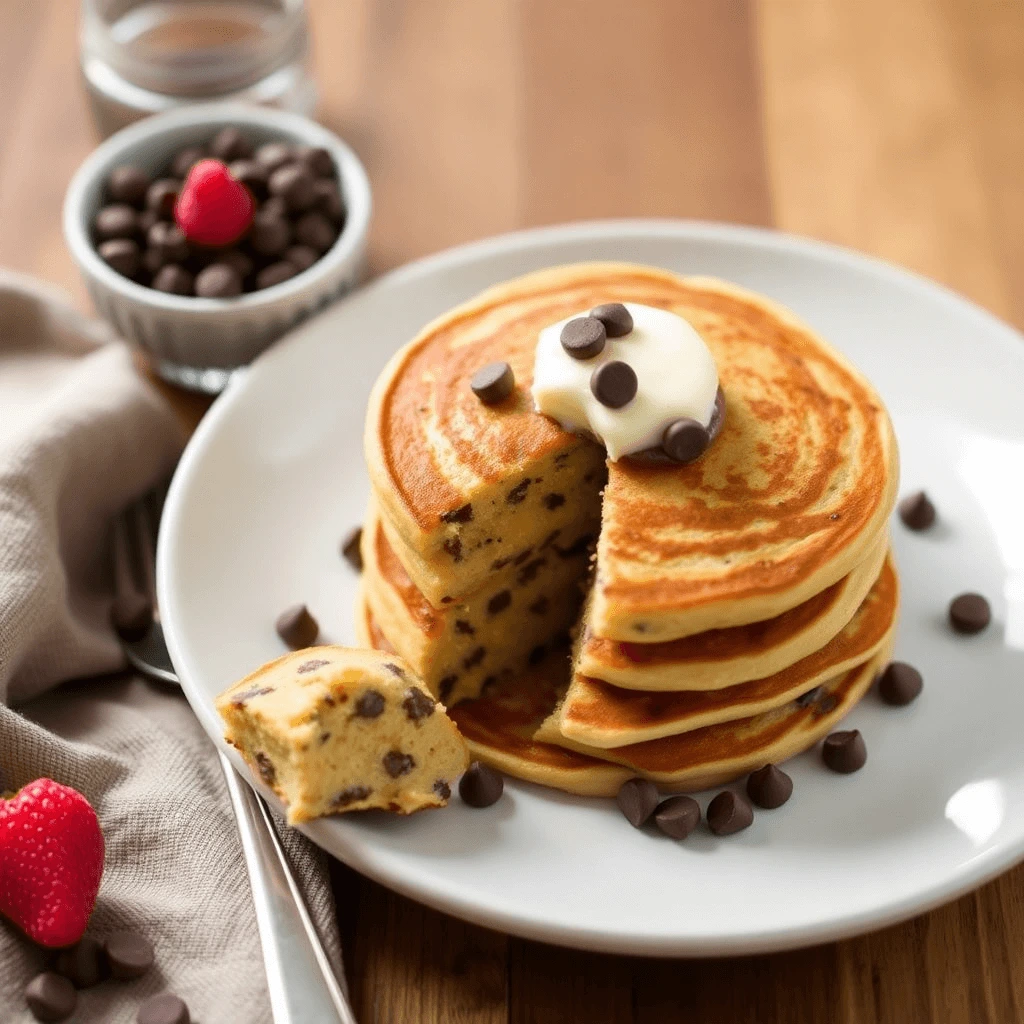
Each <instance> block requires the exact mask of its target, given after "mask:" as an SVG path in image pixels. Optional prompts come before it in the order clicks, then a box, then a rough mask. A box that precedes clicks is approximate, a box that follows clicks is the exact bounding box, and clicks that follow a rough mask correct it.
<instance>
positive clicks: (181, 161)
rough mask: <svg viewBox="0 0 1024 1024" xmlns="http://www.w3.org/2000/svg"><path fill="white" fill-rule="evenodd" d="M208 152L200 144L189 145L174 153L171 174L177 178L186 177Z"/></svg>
mask: <svg viewBox="0 0 1024 1024" xmlns="http://www.w3.org/2000/svg"><path fill="white" fill-rule="evenodd" d="M205 156H206V154H205V153H204V152H203V151H202V149H200V147H199V146H188V147H187V148H185V149H183V150H181V151H180V152H178V153H175V154H174V157H173V159H172V160H171V174H173V175H174V176H175V177H176V178H184V177H186V176H187V175H188V172H189V171H190V170H192V168H193V167H194V166H195V165H196V164H197V163H199V161H200V160H202V159H203V158H204V157H205Z"/></svg>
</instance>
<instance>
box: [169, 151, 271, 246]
mask: <svg viewBox="0 0 1024 1024" xmlns="http://www.w3.org/2000/svg"><path fill="white" fill-rule="evenodd" d="M252 217H253V201H252V194H251V193H250V192H249V190H248V189H247V188H246V187H245V186H244V185H243V184H242V183H241V182H240V181H236V180H235V179H234V178H233V177H231V173H230V172H229V171H228V169H227V166H226V165H225V164H223V163H221V162H220V160H200V161H199V162H198V163H196V164H193V165H192V169H191V170H190V171H189V172H188V177H187V178H186V179H185V184H184V185H183V186H182V189H181V194H180V195H179V196H178V201H177V203H176V204H175V206H174V219H175V220H176V221H177V223H178V227H179V228H181V230H182V232H184V235H185V237H186V238H187V239H188V240H189V241H190V242H195V243H196V244H197V245H211V246H216V245H230V244H231V243H232V242H236V241H238V239H239V238H241V237H242V235H244V234H245V232H246V231H248V229H249V225H250V224H251V223H252Z"/></svg>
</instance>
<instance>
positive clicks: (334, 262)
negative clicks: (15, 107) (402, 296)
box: [62, 103, 373, 318]
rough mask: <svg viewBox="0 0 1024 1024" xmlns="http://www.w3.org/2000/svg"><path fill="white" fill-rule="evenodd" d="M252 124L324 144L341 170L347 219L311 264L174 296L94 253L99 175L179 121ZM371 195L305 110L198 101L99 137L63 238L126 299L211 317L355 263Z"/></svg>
mask: <svg viewBox="0 0 1024 1024" xmlns="http://www.w3.org/2000/svg"><path fill="white" fill-rule="evenodd" d="M204 125H207V126H209V127H211V128H218V127H224V126H227V125H248V126H252V127H259V128H263V129H270V130H271V131H274V130H276V131H279V132H280V133H281V134H282V135H283V136H285V137H291V138H294V139H301V140H302V141H303V142H304V143H306V144H308V145H314V146H322V147H323V148H324V149H327V150H328V151H329V152H330V153H331V157H332V159H333V160H334V163H335V166H336V167H337V169H338V178H339V184H340V186H341V191H342V195H343V197H344V199H345V206H346V218H345V226H344V227H343V228H342V230H341V233H340V234H339V236H338V238H337V240H336V241H335V243H334V245H333V246H331V248H330V249H328V250H327V252H326V253H325V254H324V255H323V256H322V257H321V258H320V259H319V260H317V261H316V263H314V264H313V265H312V266H310V267H308V268H307V269H306V270H303V271H301V272H300V273H298V274H296V275H295V276H294V277H292V278H289V280H287V281H282V282H281V283H280V284H276V285H272V286H271V287H270V288H263V289H261V290H260V291H255V292H248V293H244V294H242V295H236V296H232V297H230V298H225V299H210V298H202V297H200V296H194V295H171V294H169V293H167V292H161V291H157V290H156V289H155V288H148V287H146V286H145V285H141V284H138V283H137V282H135V281H132V280H131V279H130V278H127V277H124V276H122V275H121V274H119V273H118V272H117V271H116V270H114V269H113V268H112V267H110V266H109V265H108V264H107V263H106V262H105V261H104V260H103V258H102V257H101V256H100V254H99V253H98V252H97V250H96V248H95V246H94V245H93V242H92V238H91V235H90V232H89V222H90V220H91V217H92V214H93V212H94V211H93V210H92V209H91V208H87V206H88V204H87V199H86V197H87V194H88V192H89V190H90V189H91V187H92V186H93V185H94V183H95V182H96V180H97V179H98V178H99V177H101V176H102V175H104V174H105V173H106V172H107V171H109V169H110V168H112V167H113V166H116V164H118V163H119V162H122V161H124V162H128V161H130V159H131V156H132V154H135V153H138V152H139V151H141V150H143V149H145V147H146V145H147V144H148V143H150V142H152V140H154V139H156V138H159V137H160V136H161V135H164V134H166V133H168V132H171V131H174V130H175V129H180V128H191V127H202V126H204ZM372 209H373V199H372V194H371V189H370V181H369V178H368V177H367V174H366V169H365V168H364V167H363V164H362V161H361V160H360V159H359V157H358V156H357V155H356V153H355V151H354V150H353V149H352V148H351V147H350V146H349V145H348V144H347V143H346V142H344V141H343V140H342V139H341V138H339V137H338V136H337V135H336V134H335V133H334V132H332V131H331V130H330V129H329V128H325V127H324V126H323V125H321V124H319V123H318V122H316V121H313V120H311V119H310V118H306V117H303V116H302V115H301V114H293V113H290V112H288V111H282V110H274V109H270V108H267V107H259V106H255V105H250V104H244V103H196V104H191V105H189V106H186V107H181V108H178V109H176V110H170V111H167V112H165V113H161V114H153V115H151V116H150V117H146V118H144V119H143V120H141V121H137V122H135V123H134V124H131V125H129V126H128V127H126V128H122V129H121V130H120V131H118V132H115V133H114V134H113V135H111V136H110V138H108V139H106V140H104V141H103V142H101V143H100V145H99V146H97V147H96V149H94V150H93V151H92V153H90V154H89V156H87V157H86V158H85V160H83V161H82V163H81V164H80V166H79V167H78V170H77V171H75V173H74V175H73V176H72V178H71V181H70V183H69V184H68V187H67V191H66V192H65V195H64V205H63V210H62V222H63V229H64V240H65V242H66V243H67V246H68V248H69V249H70V251H71V255H72V257H73V258H74V260H75V262H76V263H77V264H78V268H79V270H80V271H81V272H82V273H83V274H84V275H86V276H87V277H90V278H93V279H95V280H96V281H98V282H99V283H100V284H102V285H103V286H104V287H105V288H107V289H109V290H111V291H115V292H117V293H118V294H119V295H120V296H122V297H123V298H126V299H129V300H131V301H133V302H136V303H140V304H143V305H145V306H148V307H150V308H153V309H160V310H164V311H166V312H169V313H175V314H178V315H184V316H188V315H193V316H199V317H204V318H205V317H209V316H210V315H211V314H213V315H224V314H231V313H235V312H238V313H242V312H250V311H252V310H257V309H260V308H263V307H267V306H272V305H276V304H277V303H278V302H281V301H286V300H288V299H290V298H292V297H295V296H298V295H301V294H303V293H305V292H307V291H308V290H310V289H311V288H315V287H316V285H317V284H318V282H320V281H322V280H323V279H324V278H325V277H328V276H330V274H331V273H332V272H333V271H337V270H338V269H340V268H344V267H346V266H347V265H348V264H350V263H353V262H358V261H359V260H360V258H361V255H362V252H363V249H364V246H365V242H366V237H367V235H368V233H369V226H370V215H371V212H372Z"/></svg>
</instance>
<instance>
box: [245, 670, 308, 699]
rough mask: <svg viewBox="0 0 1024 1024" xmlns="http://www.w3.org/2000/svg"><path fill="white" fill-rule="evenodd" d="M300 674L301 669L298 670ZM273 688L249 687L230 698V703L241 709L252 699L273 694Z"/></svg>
mask: <svg viewBox="0 0 1024 1024" xmlns="http://www.w3.org/2000/svg"><path fill="white" fill-rule="evenodd" d="M299 671H300V672H301V671H302V669H301V668H300V669H299ZM273 692H274V688H273V687H272V686H250V687H248V688H247V689H245V690H241V691H240V692H239V693H235V694H233V695H232V697H231V703H232V704H234V705H235V707H238V708H240V707H242V706H243V705H244V704H245V702H246V701H247V700H252V699H253V697H262V696H264V695H265V694H268V693H273Z"/></svg>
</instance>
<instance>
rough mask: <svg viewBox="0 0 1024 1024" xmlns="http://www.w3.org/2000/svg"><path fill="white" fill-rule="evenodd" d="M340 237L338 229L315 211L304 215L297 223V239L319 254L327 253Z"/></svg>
mask: <svg viewBox="0 0 1024 1024" xmlns="http://www.w3.org/2000/svg"><path fill="white" fill-rule="evenodd" d="M337 237H338V229H337V228H336V227H335V226H334V225H333V224H332V223H331V222H330V221H329V220H328V219H327V218H326V217H325V216H324V215H323V214H322V213H317V212H316V211H315V210H314V211H313V212H312V213H304V214H303V215H302V216H301V217H300V218H299V219H298V220H297V221H296V222H295V238H296V240H297V241H299V242H301V243H302V244H303V245H308V246H309V247H310V248H311V249H315V250H316V251H317V252H327V250H328V249H330V247H331V246H332V245H334V242H335V240H336V239H337Z"/></svg>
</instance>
